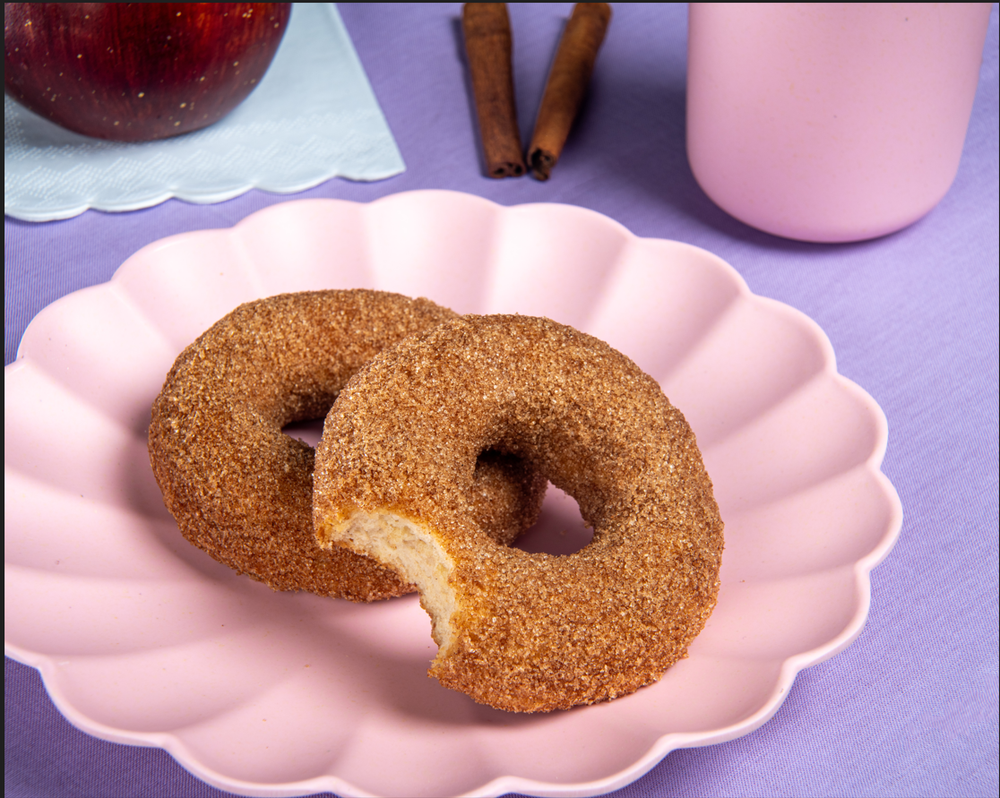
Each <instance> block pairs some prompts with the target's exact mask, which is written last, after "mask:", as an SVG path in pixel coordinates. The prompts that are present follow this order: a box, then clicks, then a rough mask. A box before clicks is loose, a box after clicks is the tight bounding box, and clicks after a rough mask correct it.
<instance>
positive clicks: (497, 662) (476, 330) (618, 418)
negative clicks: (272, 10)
mask: <svg viewBox="0 0 1000 798" xmlns="http://www.w3.org/2000/svg"><path fill="white" fill-rule="evenodd" d="M484 449H492V450H497V451H502V452H507V453H510V454H513V455H516V456H518V457H521V458H524V459H525V460H526V461H528V462H529V463H531V464H532V465H533V466H535V467H536V468H537V469H538V470H539V471H541V473H542V474H544V475H545V476H546V477H547V478H548V480H549V481H551V482H552V483H553V484H554V485H556V486H557V487H559V488H561V489H562V490H564V491H566V492H567V493H569V494H570V495H571V496H573V497H574V498H575V499H576V501H577V503H578V504H579V507H580V513H581V515H582V517H583V519H584V521H585V522H586V523H587V524H588V526H592V527H593V529H594V536H593V540H592V542H591V543H589V544H588V545H587V546H585V547H584V548H583V549H581V550H580V551H578V552H575V553H573V554H570V555H565V556H554V555H550V554H531V553H528V552H525V551H521V550H519V549H515V548H510V547H508V546H505V545H503V544H500V543H497V542H496V541H494V540H492V539H490V538H489V536H488V535H486V534H484V533H483V531H482V530H481V529H480V528H479V526H478V525H477V523H476V519H475V518H474V517H473V516H472V515H471V514H470V513H469V512H468V511H467V510H466V509H465V508H464V506H463V504H462V496H463V494H464V493H465V491H467V490H468V489H469V486H470V484H471V482H472V479H473V474H474V468H475V462H476V458H477V455H478V454H479V452H481V451H483V450H484ZM313 504H314V510H315V527H316V531H317V536H318V537H319V540H320V542H321V544H322V545H333V544H334V543H336V544H339V545H346V546H349V547H351V548H353V549H354V550H355V551H358V552H364V553H366V554H368V555H370V556H372V557H373V558H375V559H378V560H379V561H380V562H382V563H384V564H386V565H387V566H389V567H392V568H394V569H396V570H397V571H398V572H399V573H400V574H401V577H402V578H403V579H404V580H407V581H411V582H414V583H415V584H416V585H417V587H418V589H419V590H420V594H421V603H422V605H423V606H424V608H425V609H426V610H427V611H428V613H429V614H430V615H431V618H432V624H433V636H434V639H435V641H436V642H437V643H438V646H439V649H438V654H437V657H436V658H435V660H434V662H433V663H432V666H431V670H430V674H431V675H432V676H435V677H437V679H438V680H439V681H440V682H441V683H442V684H444V685H445V686H447V687H451V688H454V689H456V690H460V691H462V692H465V693H467V694H469V695H470V696H472V698H474V699H475V700H476V701H479V702H481V703H484V704H488V705H490V706H493V707H496V708H499V709H504V710H512V711H523V712H531V711H547V710H553V709H563V708H568V707H571V706H574V705H577V704H589V703H593V702H597V701H602V700H607V699H611V698H614V697H616V696H619V695H622V694H625V693H628V692H631V691H634V690H636V689H638V688H639V687H641V686H643V685H645V684H648V683H650V682H653V681H655V680H657V679H659V678H660V677H661V676H662V675H663V673H664V672H665V671H666V670H667V668H669V667H670V666H671V665H672V664H673V663H675V662H676V661H677V660H679V659H681V658H682V657H684V656H685V655H686V652H687V648H688V645H689V644H690V642H691V641H692V640H693V639H694V637H695V636H696V635H697V634H698V632H699V631H701V629H702V628H703V627H704V625H705V622H706V620H707V619H708V617H709V614H710V613H711V611H712V609H713V607H714V606H715V601H716V596H717V593H718V588H719V579H718V575H719V566H720V562H721V555H722V547H723V537H722V527H723V525H722V521H721V519H720V517H719V512H718V508H717V506H716V503H715V499H714V498H713V493H712V483H711V481H710V479H709V477H708V475H707V474H706V472H705V469H704V466H703V464H702V459H701V454H700V453H699V451H698V447H697V445H696V441H695V436H694V433H693V432H692V430H691V428H690V427H689V426H688V424H687V422H686V421H685V420H684V417H683V416H682V415H681V413H680V412H679V411H678V410H677V409H676V408H674V407H673V406H672V405H671V404H670V403H669V402H668V401H667V399H666V397H665V396H664V395H663V393H662V391H661V390H660V387H659V385H657V383H656V382H655V381H654V380H653V379H652V378H650V377H649V376H647V375H646V374H644V373H643V372H642V371H641V370H640V369H639V368H638V367H637V366H636V365H635V364H634V363H633V362H632V361H630V360H629V359H628V358H626V357H625V356H624V355H622V354H620V353H619V352H617V351H615V350H613V349H612V348H611V347H610V346H608V345H607V344H605V343H603V342H601V341H599V340H597V339H596V338H593V337H591V336H589V335H585V334H582V333H580V332H577V331H576V330H573V329H572V328H569V327H565V326H563V325H560V324H556V323H555V322H552V321H549V320H547V319H538V318H529V317H520V316H465V317H462V318H460V319H455V320H453V321H450V322H445V323H444V324H442V325H440V326H438V327H436V328H434V329H433V330H431V331H429V332H427V333H424V334H422V335H419V336H415V337H413V338H410V339H408V340H407V341H404V342H403V343H401V344H399V345H398V346H396V347H394V348H393V349H392V350H391V351H387V352H385V353H383V354H382V355H380V356H379V357H377V358H375V359H374V360H373V361H372V362H371V363H370V364H369V365H368V366H367V367H366V368H365V369H363V370H362V371H361V372H359V373H358V374H356V375H355V376H354V378H353V379H352V380H351V382H350V383H349V385H348V387H347V388H346V389H345V390H344V392H343V393H342V394H341V395H340V398H339V400H338V401H337V405H336V406H335V407H334V408H333V409H332V410H331V412H330V414H329V415H328V416H327V418H326V422H325V424H324V431H323V439H322V441H321V443H320V445H319V447H318V448H317V460H316V475H315V494H314V501H313Z"/></svg>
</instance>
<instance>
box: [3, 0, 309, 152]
mask: <svg viewBox="0 0 1000 798" xmlns="http://www.w3.org/2000/svg"><path fill="white" fill-rule="evenodd" d="M290 14H291V4H290V3H4V10H3V25H4V37H3V38H4V59H3V66H4V92H5V93H6V94H9V95H10V96H11V97H13V98H14V99H15V100H17V101H18V102H20V103H22V104H23V105H25V106H26V107H28V108H30V109H31V110H32V111H34V112H35V113H36V114H40V115H41V116H44V117H45V118H46V119H50V120H52V121H53V122H55V123H56V124H57V125H62V126H63V127H65V128H69V129H70V130H73V131H76V132H77V133H83V134H84V135H86V136H95V137H97V138H101V139H112V140H114V141H149V140H151V139H162V138H166V137H168V136H176V135H178V134H180V133H188V132H190V131H192V130H199V129H200V128H203V127H205V126H206V125H210V124H212V123H213V122H216V121H218V120H219V119H221V118H222V117H224V116H225V115H226V114H228V113H229V112H230V111H232V110H233V109H234V108H235V107H236V106H237V105H239V104H240V103H241V102H242V101H243V100H244V99H246V97H247V95H249V94H250V92H251V91H253V89H254V88H255V87H256V85H257V84H258V83H259V82H260V79H261V78H262V77H263V76H264V73H265V72H266V71H267V68H268V66H269V65H270V63H271V59H272V58H273V57H274V54H275V52H276V51H277V49H278V45H279V44H280V43H281V37H282V35H283V34H284V32H285V27H286V25H287V23H288V18H289V16H290Z"/></svg>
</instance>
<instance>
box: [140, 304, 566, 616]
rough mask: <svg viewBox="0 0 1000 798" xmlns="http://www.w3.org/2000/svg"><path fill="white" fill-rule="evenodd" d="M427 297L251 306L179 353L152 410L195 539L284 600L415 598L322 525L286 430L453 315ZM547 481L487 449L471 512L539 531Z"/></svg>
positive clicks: (163, 457)
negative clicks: (386, 352) (322, 536)
mask: <svg viewBox="0 0 1000 798" xmlns="http://www.w3.org/2000/svg"><path fill="white" fill-rule="evenodd" d="M455 315H456V314H455V313H453V312H452V311H450V310H447V309H446V308H442V307H439V306H438V305H435V304H434V303H432V302H430V301H428V300H426V299H416V300H414V299H409V298H407V297H404V296H400V295H398V294H389V293H384V292H377V291H367V290H354V291H318V292H307V293H298V294H283V295H280V296H274V297H270V298H268V299H262V300H258V301H256V302H250V303H247V304H245V305H242V306H240V307H239V308H237V309H236V310H235V311H233V312H232V313H230V314H229V315H228V316H226V317H225V318H223V319H222V320H220V321H219V322H217V323H216V324H215V325H214V326H213V327H212V328H211V329H209V330H208V331H207V332H206V333H204V334H203V335H202V336H201V337H200V338H198V340H197V341H195V342H194V343H193V344H191V346H189V347H188V348H187V349H185V350H184V352H182V353H181V355H180V357H178V358H177V361H176V362H175V363H174V366H173V368H172V369H171V370H170V373H169V374H168V375H167V379H166V383H165V384H164V386H163V390H162V391H161V393H160V395H159V396H158V397H157V399H156V401H155V402H154V404H153V409H152V423H151V425H150V428H149V455H150V462H151V464H152V467H153V473H154V475H155V476H156V481H157V482H158V483H159V486H160V489H161V491H162V493H163V499H164V502H165V503H166V506H167V509H169V511H170V512H171V514H173V516H174V518H175V519H176V520H177V524H178V526H179V527H180V530H181V532H182V533H183V534H184V536H185V537H186V538H187V539H188V540H189V541H190V542H191V543H193V544H194V545H196V546H198V547H199V548H201V549H204V550H205V551H206V552H208V553H209V554H210V555H211V556H212V557H214V558H215V559H216V560H218V561H219V562H222V563H225V564H226V565H228V566H230V567H232V568H234V569H235V570H237V571H238V572H240V573H245V574H248V575H250V576H252V577H253V578H255V579H258V580H260V581H262V582H265V583H267V584H268V585H270V586H271V587H272V588H274V589H275V590H308V591H311V592H313V593H318V594H320V595H324V596H337V597H343V598H348V599H352V600H355V601H371V600H375V599H379V598H386V597H390V596H397V595H401V594H403V593H406V592H410V591H412V590H413V589H414V588H413V586H412V585H409V584H407V583H406V582H403V581H400V579H399V577H398V576H397V575H396V574H395V573H393V572H392V571H391V570H389V569H387V568H384V567H383V566H381V565H379V564H377V563H375V562H373V561H372V560H370V559H368V558H366V557H363V556H360V555H358V554H355V553H353V552H351V551H347V550H346V549H337V548H334V549H331V550H328V551H327V550H323V549H321V548H320V547H319V546H318V545H317V543H316V538H315V535H314V533H313V528H312V472H313V459H314V454H315V453H314V451H313V449H312V448H311V447H310V446H307V445H306V444H304V443H302V442H301V441H299V440H295V439H293V438H291V437H289V436H288V435H285V434H284V433H282V427H284V426H285V425H287V424H289V423H291V422H293V421H301V420H305V419H314V418H323V417H324V416H325V415H326V413H327V411H328V410H329V409H330V407H331V405H332V404H333V403H334V400H335V399H336V397H337V394H338V393H339V392H340V390H341V389H342V388H343V387H344V385H346V384H347V381H348V380H349V379H350V377H351V376H352V375H353V374H354V373H355V372H356V371H358V370H359V369H360V368H361V367H362V366H363V365H365V364H366V363H367V362H368V361H369V360H371V359H372V358H373V357H374V356H375V355H376V354H378V353H379V352H380V351H381V350H382V349H384V348H385V347H387V346H391V345H392V344H394V343H396V342H398V341H400V340H402V339H404V338H405V337H406V336H408V335H411V334H413V333H416V332H420V331H424V330H427V329H429V328H431V327H434V326H435V325H437V324H439V323H441V322H443V321H446V320H449V319H453V318H455ZM545 484H546V483H545V480H544V478H541V477H540V476H539V475H537V474H536V473H534V472H532V471H530V470H528V469H526V468H525V467H524V464H523V463H521V462H520V461H519V460H518V459H517V458H516V457H514V456H511V455H503V454H500V453H496V452H487V453H486V454H484V456H483V457H482V458H480V460H479V462H478V463H477V469H476V476H475V479H473V480H472V481H470V482H469V483H468V484H467V485H466V487H467V488H468V492H467V494H466V495H465V496H464V497H463V501H464V505H463V506H464V509H465V510H466V511H467V512H468V513H469V514H470V515H471V516H472V517H475V518H477V519H479V522H480V523H482V524H483V526H484V528H485V529H487V530H488V531H489V533H490V534H492V535H494V536H495V537H496V538H497V539H498V540H499V541H501V542H504V543H506V542H510V541H511V540H512V539H513V538H515V537H516V536H517V535H519V534H520V533H521V532H522V531H523V530H524V529H526V528H527V527H528V526H530V525H531V524H532V523H533V522H534V519H535V517H536V516H537V513H538V510H539V508H540V507H541V501H542V498H543V496H544V492H545Z"/></svg>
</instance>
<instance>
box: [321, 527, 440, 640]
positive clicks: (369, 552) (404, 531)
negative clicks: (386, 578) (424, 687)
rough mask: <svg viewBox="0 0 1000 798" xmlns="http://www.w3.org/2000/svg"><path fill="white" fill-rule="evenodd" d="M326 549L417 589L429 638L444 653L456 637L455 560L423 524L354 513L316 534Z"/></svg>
mask: <svg viewBox="0 0 1000 798" xmlns="http://www.w3.org/2000/svg"><path fill="white" fill-rule="evenodd" d="M318 535H319V539H320V540H321V541H323V542H324V543H325V544H326V545H332V544H333V543H336V544H339V545H341V546H345V547H347V548H349V549H351V550H352V551H355V552H357V553H358V554H363V555H365V556H367V557H371V558H373V559H375V560H376V561H377V562H380V563H382V564H383V565H386V566H388V567H389V568H391V569H392V570H393V571H395V572H396V573H397V574H399V576H400V578H401V579H402V580H403V581H405V582H408V583H410V584H413V585H416V586H417V589H418V590H419V591H420V606H422V607H423V608H424V611H425V612H427V614H428V615H430V616H431V636H432V637H433V638H434V642H435V643H437V644H438V646H439V648H440V650H441V651H442V652H444V651H447V649H448V647H449V645H450V644H451V641H452V640H453V638H454V634H453V630H452V624H451V621H452V617H453V616H454V614H455V612H456V611H457V610H458V597H457V596H456V595H455V591H454V590H453V589H452V588H451V585H450V582H451V575H452V573H453V572H454V570H455V561H454V560H453V559H452V558H451V556H450V555H449V554H448V553H447V552H446V551H445V550H444V549H443V548H442V547H441V545H440V544H439V543H438V542H437V540H436V539H435V537H434V535H433V534H432V533H431V532H430V531H428V529H427V528H426V527H424V526H423V525H421V524H419V523H417V522H415V521H412V520H410V519H409V518H405V517H404V516H401V515H396V514H395V513H364V512H356V513H354V515H352V516H351V517H350V518H349V519H348V520H347V521H346V522H344V523H342V524H340V525H339V526H338V527H336V528H330V527H326V528H323V529H320V530H318Z"/></svg>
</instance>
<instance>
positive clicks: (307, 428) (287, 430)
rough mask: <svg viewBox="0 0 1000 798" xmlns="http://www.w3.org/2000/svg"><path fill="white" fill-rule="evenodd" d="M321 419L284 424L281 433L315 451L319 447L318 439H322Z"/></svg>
mask: <svg viewBox="0 0 1000 798" xmlns="http://www.w3.org/2000/svg"><path fill="white" fill-rule="evenodd" d="M323 421H324V419H322V418H315V419H309V420H307V421H293V422H292V423H291V424H286V425H285V426H284V427H282V429H281V431H282V432H283V433H284V434H285V435H287V436H288V437H289V438H295V439H296V440H299V441H302V443H304V444H305V445H306V446H309V447H311V448H313V449H315V448H316V447H317V446H319V439H320V438H322V437H323Z"/></svg>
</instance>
